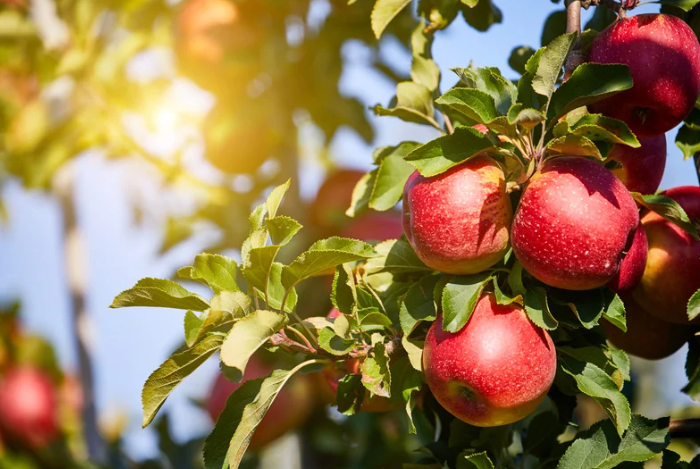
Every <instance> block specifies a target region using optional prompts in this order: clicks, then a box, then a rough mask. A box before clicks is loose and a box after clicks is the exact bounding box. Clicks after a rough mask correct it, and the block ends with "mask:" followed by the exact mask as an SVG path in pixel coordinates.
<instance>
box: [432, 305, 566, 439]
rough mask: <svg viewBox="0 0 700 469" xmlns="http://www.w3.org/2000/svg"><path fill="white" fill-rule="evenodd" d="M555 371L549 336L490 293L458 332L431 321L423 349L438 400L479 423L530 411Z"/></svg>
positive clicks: (516, 417)
mask: <svg viewBox="0 0 700 469" xmlns="http://www.w3.org/2000/svg"><path fill="white" fill-rule="evenodd" d="M556 370H557V355H556V350H555V349H554V343H553V342H552V339H551V337H550V336H549V334H548V333H547V332H546V331H545V330H544V329H540V328H539V327H537V326H535V325H534V324H533V323H532V322H531V321H530V320H529V319H528V317H527V315H526V314H525V311H524V310H523V309H522V307H520V306H518V305H516V304H511V305H508V306H501V305H498V304H497V303H496V300H495V298H494V296H493V295H492V294H486V295H484V296H482V297H481V298H480V299H479V302H478V303H477V305H476V309H475V310H474V313H473V314H472V316H471V318H470V319H469V322H468V323H467V325H466V326H464V328H462V330H460V331H459V332H457V333H451V332H446V331H444V330H443V329H442V315H440V316H438V318H437V320H436V321H435V322H434V323H433V325H432V326H431V328H430V330H429V331H428V336H427V337H426V340H425V348H424V349H423V371H424V372H425V378H426V381H427V383H428V386H429V387H430V390H431V391H432V393H433V395H434V396H435V398H436V399H437V400H438V402H439V403H440V404H441V405H442V406H443V407H444V408H445V409H447V411H449V412H450V413H451V414H452V415H454V416H455V417H457V418H458V419H460V420H463V421H464V422H467V423H469V424H471V425H476V426H479V427H493V426H499V425H507V424H509V423H512V422H515V421H517V420H520V419H522V418H524V417H525V416H527V415H528V414H530V413H531V412H532V411H534V410H535V409H536V408H537V406H538V405H539V404H540V402H542V400H543V399H544V398H545V396H546V395H547V392H548V391H549V388H550V387H551V386H552V382H553V381H554V375H555V373H556Z"/></svg>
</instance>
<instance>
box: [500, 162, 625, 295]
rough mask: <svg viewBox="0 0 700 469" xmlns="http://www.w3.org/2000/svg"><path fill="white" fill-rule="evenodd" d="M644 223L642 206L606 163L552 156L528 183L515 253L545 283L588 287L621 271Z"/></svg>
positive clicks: (517, 220) (516, 220) (517, 226)
mask: <svg viewBox="0 0 700 469" xmlns="http://www.w3.org/2000/svg"><path fill="white" fill-rule="evenodd" d="M637 225H639V213H638V211H637V204H636V203H635V201H634V199H633V198H632V196H631V195H630V193H629V192H628V191H627V189H626V188H625V186H624V185H623V184H622V182H620V180H619V179H617V178H616V177H615V176H613V174H612V173H611V172H610V171H608V170H607V169H605V168H604V167H603V166H602V165H600V164H598V163H596V162H594V161H591V160H589V159H586V158H581V157H561V158H554V159H551V160H549V161H547V162H545V164H544V165H543V166H542V168H541V170H540V171H538V172H537V173H536V174H535V175H534V176H533V177H532V179H531V180H530V182H529V183H528V186H527V187H526V189H525V192H524V193H523V195H522V198H521V199H520V205H519V206H518V210H517V212H516V214H515V218H514V220H513V229H512V230H511V242H512V243H513V252H514V253H515V255H516V257H517V258H518V260H519V261H520V262H521V263H522V265H523V267H525V269H526V270H527V271H528V272H529V273H530V274H532V275H533V276H534V277H536V278H537V279H539V280H540V281H542V282H544V283H546V284H547V285H551V286H553V287H557V288H564V289H567V290H589V289H592V288H597V287H601V286H603V285H605V284H606V283H608V282H610V281H611V280H612V279H613V278H614V277H615V275H616V274H617V273H618V272H619V270H620V263H621V262H622V260H623V258H624V255H625V251H626V250H627V249H628V248H629V247H631V246H632V242H633V240H634V233H635V231H636V228H637Z"/></svg>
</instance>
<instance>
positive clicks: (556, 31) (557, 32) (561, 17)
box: [540, 10, 566, 46]
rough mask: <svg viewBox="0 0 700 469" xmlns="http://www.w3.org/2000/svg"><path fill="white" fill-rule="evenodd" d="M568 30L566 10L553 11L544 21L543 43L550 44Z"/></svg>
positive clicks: (544, 44)
mask: <svg viewBox="0 0 700 469" xmlns="http://www.w3.org/2000/svg"><path fill="white" fill-rule="evenodd" d="M565 32H566V11H565V10H556V11H553V12H552V13H551V14H550V15H549V16H548V17H547V19H546V20H545V21H544V26H543V27H542V36H541V41H540V42H541V44H542V45H543V46H548V45H549V44H550V43H551V42H552V41H553V40H554V39H556V38H557V37H558V36H561V35H562V34H564V33H565Z"/></svg>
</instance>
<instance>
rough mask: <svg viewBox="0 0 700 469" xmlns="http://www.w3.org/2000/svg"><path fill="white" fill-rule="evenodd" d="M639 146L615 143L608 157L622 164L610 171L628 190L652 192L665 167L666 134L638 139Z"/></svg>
mask: <svg viewBox="0 0 700 469" xmlns="http://www.w3.org/2000/svg"><path fill="white" fill-rule="evenodd" d="M639 143H641V146H640V147H639V148H632V147H628V146H627V145H615V146H614V147H613V148H612V149H611V150H610V152H609V153H608V158H609V159H611V160H615V161H617V162H619V163H620V164H622V167H618V168H615V169H613V170H612V173H613V174H614V175H615V176H617V178H618V179H619V180H620V181H622V183H623V184H624V185H625V187H627V190H629V191H630V192H639V193H640V194H653V193H654V192H656V190H657V189H658V188H659V184H661V178H663V176H664V169H665V168H666V136H665V135H659V136H657V137H653V138H642V139H639Z"/></svg>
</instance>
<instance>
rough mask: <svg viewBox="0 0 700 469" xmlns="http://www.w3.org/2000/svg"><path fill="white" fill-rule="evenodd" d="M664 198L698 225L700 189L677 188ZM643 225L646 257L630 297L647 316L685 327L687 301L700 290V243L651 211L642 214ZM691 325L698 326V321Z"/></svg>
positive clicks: (668, 192) (666, 193) (695, 187)
mask: <svg viewBox="0 0 700 469" xmlns="http://www.w3.org/2000/svg"><path fill="white" fill-rule="evenodd" d="M664 195H666V196H668V197H670V198H672V199H674V200H675V201H676V202H678V204H679V205H680V206H681V207H682V208H683V210H685V212H686V213H687V214H688V217H690V219H691V220H693V221H695V222H696V223H700V187H697V186H684V187H676V188H673V189H669V190H667V191H666V192H664ZM642 225H644V229H645V230H646V232H647V236H648V238H649V255H648V256H647V262H646V268H645V270H644V275H643V276H642V280H641V281H640V282H639V285H638V286H637V288H636V289H635V290H634V291H633V293H632V295H633V296H634V299H635V300H636V301H637V302H638V303H639V304H640V305H642V306H643V307H644V308H645V309H646V310H647V312H649V314H651V315H653V316H656V317H657V318H659V319H663V320H664V321H669V322H674V323H678V324H688V300H690V297H691V296H692V295H693V294H694V293H695V292H696V291H698V290H699V289H700V241H698V240H696V239H693V237H692V236H691V235H690V234H688V233H687V232H685V231H684V230H683V229H682V228H680V227H679V226H677V225H675V224H673V223H671V222H670V221H668V220H666V219H664V218H662V217H661V216H660V215H658V214H656V213H654V212H651V211H648V212H646V213H644V214H643V215H642ZM693 322H694V323H700V319H696V320H694V321H693Z"/></svg>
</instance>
